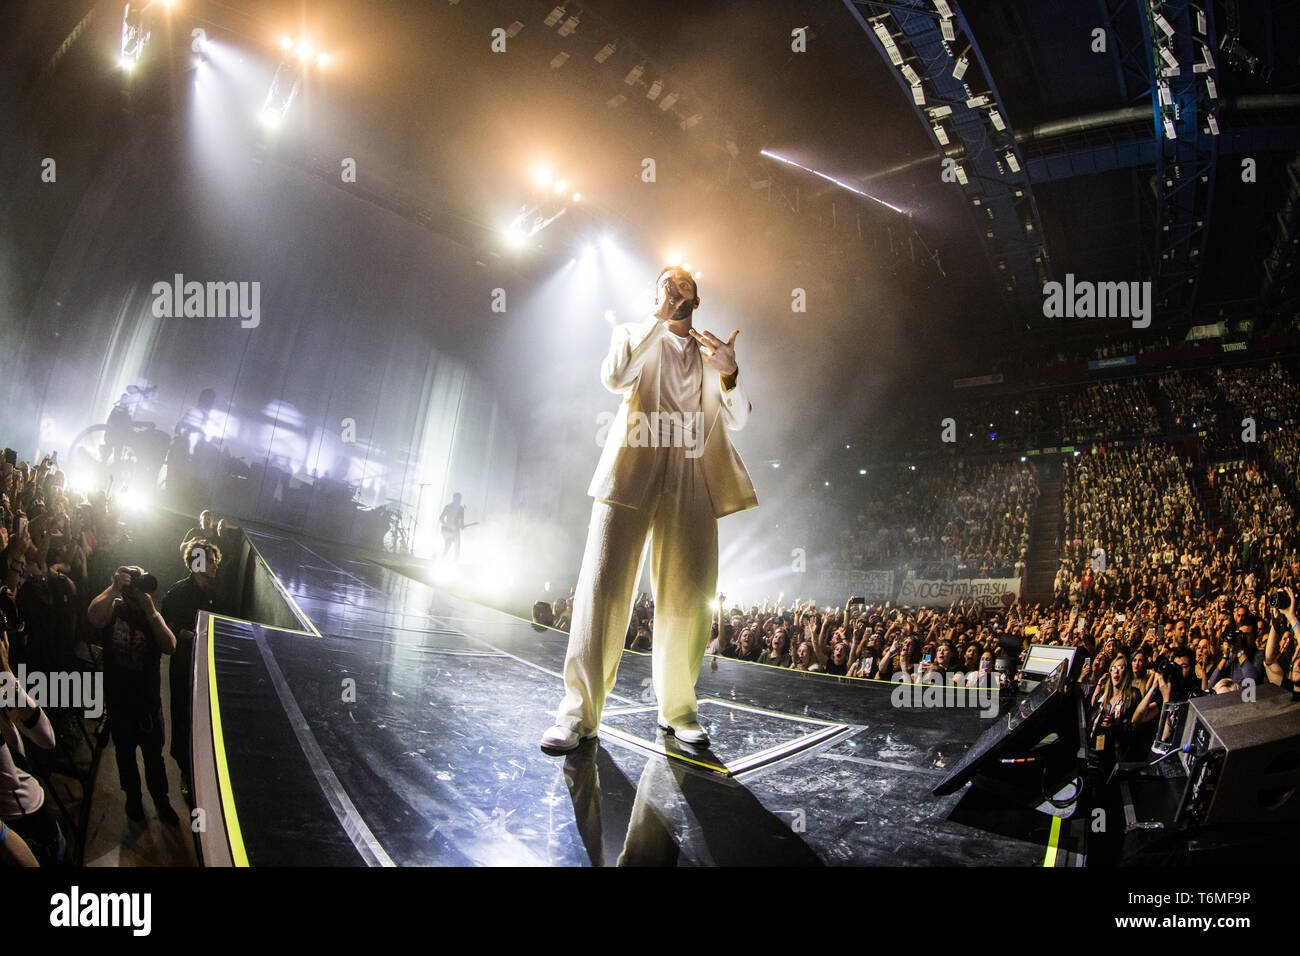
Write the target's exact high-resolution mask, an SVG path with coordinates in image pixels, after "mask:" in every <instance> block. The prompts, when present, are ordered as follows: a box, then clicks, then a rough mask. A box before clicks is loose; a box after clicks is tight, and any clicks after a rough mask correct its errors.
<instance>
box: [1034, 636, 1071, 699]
mask: <svg viewBox="0 0 1300 956" xmlns="http://www.w3.org/2000/svg"><path fill="white" fill-rule="evenodd" d="M1078 656H1079V648H1077V647H1060V646H1058V645H1055V644H1031V645H1030V647H1029V656H1028V657H1026V658H1025V663H1024V666H1023V667H1021V668H1020V689H1021V690H1023V691H1024V692H1025V693H1027V694H1028V693H1032V692H1033V690H1034V688H1035V687H1037V686H1038V685H1039V684H1040V683H1041V682H1042V681H1043V680H1045V679H1046V678H1047V677H1048V676H1050V675H1051V674H1052V673H1053V672H1054V671H1055V670H1056V665H1057V664H1059V663H1060V662H1061V661H1065V662H1066V664H1065V676H1066V679H1067V680H1073V679H1075V678H1076V677H1078V675H1079V671H1080V670H1082V669H1083V665H1082V662H1081V661H1080V662H1079V663H1078V666H1076V662H1075V659H1076V658H1077V657H1078Z"/></svg>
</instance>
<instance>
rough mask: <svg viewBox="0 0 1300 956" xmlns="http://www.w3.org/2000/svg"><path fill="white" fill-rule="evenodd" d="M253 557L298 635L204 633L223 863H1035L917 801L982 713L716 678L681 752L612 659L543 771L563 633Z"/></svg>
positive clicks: (426, 592)
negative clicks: (587, 728) (287, 607)
mask: <svg viewBox="0 0 1300 956" xmlns="http://www.w3.org/2000/svg"><path fill="white" fill-rule="evenodd" d="M252 537H253V540H254V542H255V544H256V545H257V547H258V549H259V550H260V551H261V553H262V555H263V556H264V557H265V559H266V560H267V562H268V563H269V564H270V566H271V568H272V569H273V570H274V572H275V574H276V575H277V576H278V578H279V579H280V581H281V582H282V584H283V586H284V588H285V589H286V590H287V592H288V593H289V594H290V595H291V596H292V598H293V601H294V602H295V603H296V605H297V607H298V609H299V610H300V612H301V616H302V618H303V620H304V628H303V632H302V633H295V632H291V631H284V630H276V629H272V628H266V627H262V626H259V625H252V624H248V623H245V622H240V621H234V620H230V619H225V618H215V619H214V620H213V622H212V628H211V631H210V634H211V638H212V645H213V647H212V654H211V657H212V660H213V664H214V674H215V680H214V681H212V682H211V684H210V686H211V687H212V689H213V691H214V693H215V696H216V699H217V703H218V706H217V708H215V710H216V711H217V713H218V720H217V727H216V728H215V731H216V732H215V735H214V736H215V739H216V742H217V763H218V764H219V766H218V768H217V770H216V773H217V775H218V777H221V778H222V779H223V784H222V788H221V794H222V802H223V805H224V808H223V809H224V817H225V820H226V822H227V827H228V829H230V830H231V837H232V839H231V845H232V848H234V850H235V852H234V854H233V856H234V859H235V861H236V862H242V861H243V860H244V859H246V860H247V862H248V863H249V864H251V865H254V866H257V865H263V866H265V865H295V864H296V865H448V864H450V865H544V866H592V865H595V866H612V865H615V864H619V863H621V864H625V865H626V864H649V865H706V866H707V865H717V866H727V865H826V864H859V865H891V866H900V865H901V866H928V865H945V866H967V865H984V866H987V865H1016V866H1041V865H1042V864H1043V862H1044V857H1045V849H1046V846H1047V844H1048V842H1049V831H1050V829H1051V828H1050V824H1051V818H1050V817H1048V816H1045V815H1040V814H1028V815H1025V816H1024V817H1023V818H1021V819H1022V820H1023V822H1022V823H1018V824H1017V825H1015V826H1013V827H1010V828H1008V827H1006V826H999V827H997V829H998V830H1001V831H1003V832H993V831H992V830H991V829H982V828H976V827H975V826H972V825H969V824H965V823H959V822H956V817H965V816H968V815H965V814H957V815H954V814H953V810H954V808H955V807H956V806H957V803H958V801H959V800H960V799H961V796H962V795H961V794H960V793H958V794H954V795H952V796H949V797H943V798H939V797H935V796H933V795H932V794H931V792H930V790H931V788H932V787H933V786H934V785H935V783H936V782H937V781H938V780H939V779H940V778H941V776H942V774H943V771H944V768H946V767H950V766H951V765H952V764H953V763H954V762H955V761H956V760H958V759H959V758H960V757H961V756H962V754H963V753H964V752H965V751H966V749H967V747H969V745H970V744H971V743H972V742H973V741H974V740H975V739H976V738H977V737H978V736H979V735H980V733H981V732H982V731H983V730H984V729H985V727H986V726H987V723H986V721H985V720H982V719H981V718H980V717H979V716H978V714H977V713H976V712H974V711H960V710H956V711H955V710H924V709H906V710H904V709H897V708H894V707H893V706H891V703H890V695H889V690H890V688H889V685H884V684H877V683H870V684H867V683H862V682H849V681H842V680H838V679H836V678H832V677H826V676H819V675H809V674H802V673H798V672H791V671H783V670H777V669H775V668H770V667H764V666H761V665H755V664H745V663H739V662H735V661H728V660H724V659H719V660H718V661H717V662H716V664H717V666H716V669H715V668H713V667H712V666H711V660H710V659H706V660H705V662H704V667H703V669H702V671H701V676H700V681H699V684H698V695H699V697H700V701H701V703H700V718H701V723H702V724H704V725H705V727H706V729H708V730H709V732H710V734H711V736H712V738H713V740H712V744H711V746H710V747H709V748H707V749H701V748H691V747H686V746H681V747H678V746H676V745H675V742H674V741H673V739H672V738H666V739H665V737H664V736H663V735H662V734H661V733H660V732H659V731H658V730H657V728H656V727H655V719H654V718H655V708H654V698H653V692H652V690H651V682H650V658H649V655H647V654H639V653H632V652H626V653H625V654H624V656H623V661H622V664H621V666H620V668H619V675H618V683H617V686H616V688H615V692H614V695H613V696H612V697H611V699H610V701H609V703H608V705H607V709H606V712H605V719H604V723H603V724H602V727H601V731H600V737H599V739H598V740H593V741H589V742H587V743H585V744H584V745H583V746H581V747H580V748H579V749H578V750H577V751H575V752H573V753H572V754H569V755H567V756H566V757H550V756H547V755H546V754H543V753H542V752H541V750H540V749H539V748H538V745H537V740H538V738H539V737H540V735H541V733H542V731H544V730H545V729H546V728H547V727H548V726H549V725H550V723H551V717H552V714H553V712H554V708H555V706H556V704H557V703H558V701H559V699H560V696H561V694H562V680H561V669H562V666H563V660H564V650H565V644H566V640H567V638H566V636H565V635H564V634H562V633H559V632H556V631H552V630H546V631H544V632H541V633H539V632H537V631H536V630H534V629H533V627H532V625H530V624H529V623H528V622H527V621H523V620H520V619H517V618H513V617H511V616H509V615H506V614H502V613H500V612H497V611H494V610H491V609H489V608H485V607H483V606H481V605H477V604H473V603H470V602H468V601H464V600H460V599H457V598H455V597H453V596H450V595H448V594H447V593H445V592H443V591H441V590H439V589H437V588H434V587H431V586H428V585H425V584H422V583H419V582H417V581H414V580H412V579H410V578H407V577H405V576H402V575H400V574H398V573H396V572H394V571H391V570H389V569H387V568H383V567H380V566H378V565H376V564H373V563H370V562H366V561H358V560H355V559H352V558H349V557H347V556H346V554H345V553H344V552H342V551H336V550H333V549H328V548H323V547H315V546H313V547H312V548H308V547H306V546H305V545H302V544H299V543H297V542H295V541H292V540H290V539H287V538H282V537H275V536H271V535H264V534H253V535H252ZM198 729H199V728H198V725H197V724H196V733H197V732H198ZM230 824H233V826H230ZM1008 831H1010V832H1012V833H1014V835H1013V836H1009V835H1007V832H1008ZM236 844H239V845H238V846H236Z"/></svg>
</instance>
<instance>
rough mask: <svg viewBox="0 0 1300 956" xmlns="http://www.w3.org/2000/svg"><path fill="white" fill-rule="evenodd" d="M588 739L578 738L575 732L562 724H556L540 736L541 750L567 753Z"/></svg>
mask: <svg viewBox="0 0 1300 956" xmlns="http://www.w3.org/2000/svg"><path fill="white" fill-rule="evenodd" d="M590 739H591V738H589V737H580V736H579V735H578V732H577V731H576V730H570V729H569V728H568V727H566V726H564V724H556V725H555V726H554V727H552V728H551V729H550V730H548V731H547V732H546V733H544V734H542V739H541V748H542V749H543V750H545V751H552V752H555V753H568V752H569V751H570V750H573V749H575V748H576V747H577V746H578V744H580V743H582V741H583V740H590Z"/></svg>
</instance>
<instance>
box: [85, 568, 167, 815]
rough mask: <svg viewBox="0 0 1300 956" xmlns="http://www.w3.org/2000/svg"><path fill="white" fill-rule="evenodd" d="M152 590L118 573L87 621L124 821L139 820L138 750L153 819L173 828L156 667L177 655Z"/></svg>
mask: <svg viewBox="0 0 1300 956" xmlns="http://www.w3.org/2000/svg"><path fill="white" fill-rule="evenodd" d="M156 590H158V579H157V578H155V577H154V576H153V575H152V574H148V573H147V572H145V570H144V569H143V568H139V567H126V566H123V567H119V568H118V569H117V571H115V572H114V574H113V583H112V584H111V585H109V586H108V587H107V588H105V589H104V591H103V592H102V593H100V594H99V595H98V596H97V597H96V598H95V599H94V600H93V601H91V602H90V607H89V608H88V609H87V612H86V616H87V617H88V618H89V620H90V623H91V626H92V627H95V628H97V629H99V630H101V631H102V632H103V644H104V691H105V698H106V700H105V709H106V711H107V713H108V720H109V728H110V729H111V731H112V734H113V746H114V748H115V749H116V751H117V774H118V780H119V781H120V782H121V785H122V790H123V792H124V793H125V794H126V815H127V816H128V817H130V818H131V819H132V820H135V821H137V822H139V821H142V820H144V804H143V801H142V800H141V798H140V769H139V767H138V766H137V764H136V759H135V752H136V749H137V748H139V750H140V753H141V755H142V756H143V758H144V772H145V778H146V780H147V781H148V784H149V794H150V796H151V797H153V802H154V806H155V807H156V808H157V809H158V816H159V818H160V819H162V820H163V821H164V822H166V823H169V824H173V825H174V824H176V823H179V822H180V818H179V817H178V816H177V815H176V811H175V810H173V809H172V806H171V803H170V801H169V800H168V799H167V769H166V767H165V766H164V764H163V741H164V737H165V729H164V724H163V712H162V668H161V664H162V657H163V655H164V654H167V655H171V654H174V653H175V652H176V636H175V635H174V634H173V633H172V631H171V629H170V628H169V627H168V626H167V624H166V622H165V621H164V620H163V616H162V615H161V614H160V613H158V610H157V609H156V608H155V607H154V604H153V597H152V595H153V592H154V591H156Z"/></svg>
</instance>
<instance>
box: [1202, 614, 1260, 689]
mask: <svg viewBox="0 0 1300 956" xmlns="http://www.w3.org/2000/svg"><path fill="white" fill-rule="evenodd" d="M1220 643H1221V645H1222V650H1223V659H1222V660H1220V661H1219V664H1218V666H1217V667H1215V668H1214V673H1212V674H1211V675H1210V679H1209V685H1210V686H1211V687H1213V686H1215V685H1216V684H1217V683H1218V682H1219V681H1221V680H1223V678H1225V677H1231V678H1232V679H1233V680H1234V681H1236V682H1237V684H1238V685H1239V686H1241V687H1245V686H1246V681H1248V680H1249V681H1252V682H1253V683H1254V684H1255V686H1259V685H1260V684H1262V683H1263V682H1264V680H1265V677H1264V667H1263V665H1262V664H1261V663H1260V657H1261V655H1260V653H1259V649H1258V648H1257V647H1256V646H1255V624H1254V622H1253V621H1251V620H1250V619H1248V618H1247V617H1244V616H1243V617H1240V618H1238V624H1237V626H1235V627H1230V628H1228V629H1227V630H1226V631H1224V633H1223V637H1222V638H1221V640H1220Z"/></svg>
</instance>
